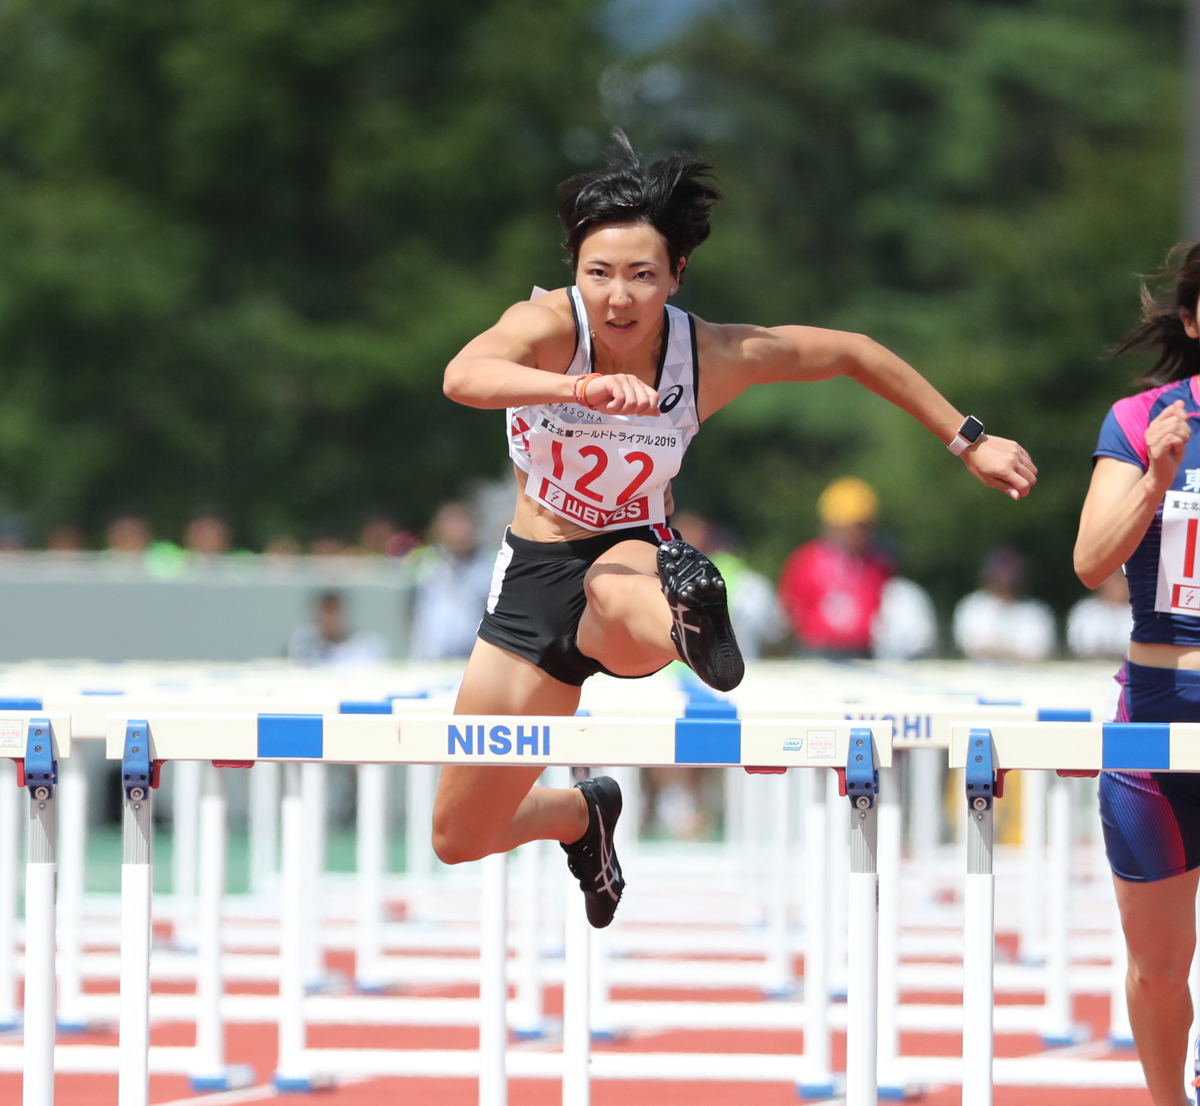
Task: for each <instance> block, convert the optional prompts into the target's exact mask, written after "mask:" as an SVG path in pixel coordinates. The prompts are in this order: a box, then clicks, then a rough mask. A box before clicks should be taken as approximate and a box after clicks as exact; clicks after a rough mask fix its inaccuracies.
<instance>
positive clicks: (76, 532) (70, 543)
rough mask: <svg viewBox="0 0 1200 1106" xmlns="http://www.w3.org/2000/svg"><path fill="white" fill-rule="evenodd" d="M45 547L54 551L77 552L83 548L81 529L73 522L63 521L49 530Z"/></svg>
mask: <svg viewBox="0 0 1200 1106" xmlns="http://www.w3.org/2000/svg"><path fill="white" fill-rule="evenodd" d="M46 548H47V549H49V550H51V551H53V552H55V553H78V552H79V551H80V550H82V549H83V531H82V530H80V529H79V527H78V526H76V525H75V523H73V522H64V523H63V524H62V525H61V526H56V527H55V528H54V529H53V530H52V531H51V532H50V537H48V538H47V539H46Z"/></svg>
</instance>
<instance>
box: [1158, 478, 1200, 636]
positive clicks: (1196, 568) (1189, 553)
mask: <svg viewBox="0 0 1200 1106" xmlns="http://www.w3.org/2000/svg"><path fill="white" fill-rule="evenodd" d="M1198 531H1200V494H1196V493H1195V492H1167V494H1166V496H1165V497H1164V498H1163V517H1162V548H1161V550H1160V552H1159V555H1158V591H1157V594H1156V595H1155V599H1154V609H1155V610H1156V611H1160V612H1162V613H1163V614H1187V615H1192V616H1193V617H1200V563H1198V561H1197V545H1200V541H1198V540H1197V538H1198V533H1197V532H1198Z"/></svg>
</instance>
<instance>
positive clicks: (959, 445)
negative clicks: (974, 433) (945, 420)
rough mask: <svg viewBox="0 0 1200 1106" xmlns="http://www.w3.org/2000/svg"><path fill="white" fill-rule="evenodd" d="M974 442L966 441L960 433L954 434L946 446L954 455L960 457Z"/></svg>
mask: <svg viewBox="0 0 1200 1106" xmlns="http://www.w3.org/2000/svg"><path fill="white" fill-rule="evenodd" d="M974 444H975V443H974V442H968V441H967V439H966V438H964V437H963V436H962V435H961V434H955V435H954V440H953V441H952V442H951V443H950V444H949V445H948V446H946V448H947V449H948V450H950V452H951V453H953V454H954V456H955V457H961V456H962V455H963V454H964V453H966V452H967V450H968V449H970V448H971V446H972V445H974Z"/></svg>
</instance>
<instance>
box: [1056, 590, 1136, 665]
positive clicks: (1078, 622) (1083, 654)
mask: <svg viewBox="0 0 1200 1106" xmlns="http://www.w3.org/2000/svg"><path fill="white" fill-rule="evenodd" d="M1132 633H1133V609H1132V608H1131V607H1130V605H1129V584H1128V583H1127V582H1126V580H1125V573H1124V572H1123V571H1122V570H1121V569H1117V571H1116V572H1114V573H1113V574H1112V575H1111V576H1110V577H1109V578H1108V579H1107V580H1105V581H1104V583H1103V584H1101V585H1100V586H1099V587H1098V588H1097V589H1096V593H1095V594H1094V595H1089V596H1087V597H1086V598H1084V599H1081V600H1079V602H1078V603H1076V604H1075V606H1073V607H1072V608H1071V613H1070V614H1068V615H1067V646H1068V647H1069V648H1070V650H1071V655H1072V656H1076V657H1080V658H1081V659H1084V660H1093V659H1095V660H1100V659H1103V658H1107V657H1111V658H1114V659H1116V658H1119V657H1123V656H1125V651H1126V650H1127V649H1128V648H1129V635H1130V634H1132Z"/></svg>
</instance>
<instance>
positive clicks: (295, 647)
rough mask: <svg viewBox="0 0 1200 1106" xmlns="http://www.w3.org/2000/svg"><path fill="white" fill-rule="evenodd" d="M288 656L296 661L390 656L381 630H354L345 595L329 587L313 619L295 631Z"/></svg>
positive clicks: (348, 661)
mask: <svg viewBox="0 0 1200 1106" xmlns="http://www.w3.org/2000/svg"><path fill="white" fill-rule="evenodd" d="M288 660H289V661H291V662H292V663H293V664H328V665H362V664H379V663H380V662H382V661H385V660H387V644H386V643H385V642H384V640H383V638H382V637H381V636H380V635H379V634H370V633H360V634H351V633H350V632H349V628H348V627H347V625H346V612H345V607H344V605H343V603H342V597H341V595H339V594H338V593H337V592H336V591H327V592H324V593H322V594H321V595H319V596H317V600H316V602H315V603H314V604H313V620H312V622H311V623H309V624H308V625H306V626H298V627H296V629H295V630H294V631H293V632H292V636H291V640H289V641H288Z"/></svg>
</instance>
